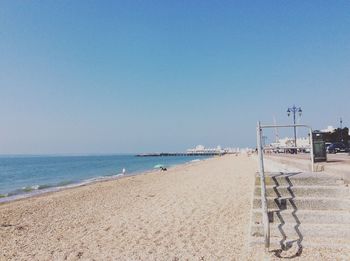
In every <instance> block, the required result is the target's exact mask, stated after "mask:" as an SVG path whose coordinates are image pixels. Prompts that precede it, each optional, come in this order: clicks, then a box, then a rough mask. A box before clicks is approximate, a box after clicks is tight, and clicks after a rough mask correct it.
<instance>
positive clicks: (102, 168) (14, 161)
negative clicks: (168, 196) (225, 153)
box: [0, 155, 204, 201]
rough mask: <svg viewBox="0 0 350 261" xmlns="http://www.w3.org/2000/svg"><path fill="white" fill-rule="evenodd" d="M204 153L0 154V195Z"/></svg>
mask: <svg viewBox="0 0 350 261" xmlns="http://www.w3.org/2000/svg"><path fill="white" fill-rule="evenodd" d="M197 159H204V157H185V156H184V157H136V156H134V155H109V156H49V157H47V156H45V157H43V156H0V198H1V199H2V200H1V201H4V200H5V199H6V201H7V200H8V199H9V198H13V197H16V196H18V195H21V196H23V195H26V196H27V195H28V194H37V193H39V192H40V191H41V192H45V191H49V190H55V189H57V188H60V187H64V186H72V185H77V184H82V183H88V182H92V181H95V180H99V179H108V178H114V177H117V176H118V175H119V176H120V174H121V172H122V169H123V168H125V169H126V175H131V174H137V173H140V172H143V171H147V170H151V169H153V167H154V166H155V165H157V164H163V165H165V166H167V167H170V166H174V165H177V164H182V163H186V162H190V161H193V160H197Z"/></svg>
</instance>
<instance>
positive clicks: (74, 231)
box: [0, 155, 256, 260]
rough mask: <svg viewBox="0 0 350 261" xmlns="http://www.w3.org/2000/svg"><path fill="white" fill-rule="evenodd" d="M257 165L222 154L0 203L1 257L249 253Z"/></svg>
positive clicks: (220, 255)
mask: <svg viewBox="0 0 350 261" xmlns="http://www.w3.org/2000/svg"><path fill="white" fill-rule="evenodd" d="M255 172H256V162H255V160H254V159H253V158H251V157H247V156H246V155H241V156H223V157H219V158H212V159H208V160H205V161H201V162H196V163H192V164H187V165H181V166H177V167H174V168H172V169H170V170H168V171H167V172H159V171H156V172H152V173H147V174H144V175H138V176H133V177H125V178H122V179H118V180H112V181H107V182H99V183H95V184H90V185H87V186H83V187H78V188H74V189H67V190H64V191H59V192H55V193H50V194H45V195H41V196H38V197H33V198H28V199H24V200H19V201H15V202H10V203H5V204H2V205H0V219H1V222H0V245H1V256H0V258H1V259H2V260H9V259H13V260H78V259H82V260H187V259H189V260H218V259H221V260H235V259H237V260H238V259H241V260H242V259H246V254H247V246H246V245H247V242H248V238H247V237H248V233H249V218H247V217H249V216H250V208H251V197H252V193H253V186H254V174H255Z"/></svg>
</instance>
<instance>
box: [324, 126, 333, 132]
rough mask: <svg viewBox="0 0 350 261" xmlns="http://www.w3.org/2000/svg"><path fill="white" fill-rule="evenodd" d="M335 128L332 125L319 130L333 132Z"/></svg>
mask: <svg viewBox="0 0 350 261" xmlns="http://www.w3.org/2000/svg"><path fill="white" fill-rule="evenodd" d="M335 130H336V129H335V128H334V127H333V126H328V127H327V129H324V130H321V132H334V131H335Z"/></svg>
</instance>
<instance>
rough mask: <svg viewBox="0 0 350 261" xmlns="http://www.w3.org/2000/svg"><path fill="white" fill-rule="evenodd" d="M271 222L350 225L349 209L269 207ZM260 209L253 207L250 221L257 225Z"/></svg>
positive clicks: (259, 218)
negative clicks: (280, 209)
mask: <svg viewBox="0 0 350 261" xmlns="http://www.w3.org/2000/svg"><path fill="white" fill-rule="evenodd" d="M269 212H270V214H269V218H270V222H271V223H278V224H281V223H283V222H285V223H296V222H300V223H301V224H347V225H350V211H335V210H297V211H296V212H294V210H289V209H288V210H282V211H279V210H277V209H274V210H272V209H269ZM261 213H262V212H261V209H253V211H252V223H253V224H255V225H257V224H261V222H262V214H261Z"/></svg>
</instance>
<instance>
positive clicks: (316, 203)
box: [253, 197, 350, 210]
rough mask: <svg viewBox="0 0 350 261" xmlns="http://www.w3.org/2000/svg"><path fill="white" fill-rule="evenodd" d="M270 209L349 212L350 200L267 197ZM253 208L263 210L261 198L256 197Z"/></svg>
mask: <svg viewBox="0 0 350 261" xmlns="http://www.w3.org/2000/svg"><path fill="white" fill-rule="evenodd" d="M267 205H268V209H279V210H285V209H296V210H304V209H305V210H307V209H308V210H349V209H350V200H349V199H338V198H323V197H322V198H321V197H316V198H311V197H297V198H294V199H293V198H291V197H281V198H275V197H267ZM253 208H261V198H260V197H254V200H253Z"/></svg>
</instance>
